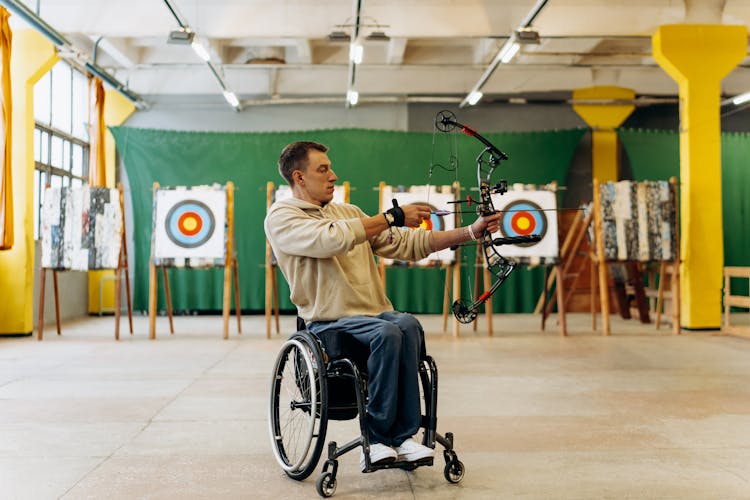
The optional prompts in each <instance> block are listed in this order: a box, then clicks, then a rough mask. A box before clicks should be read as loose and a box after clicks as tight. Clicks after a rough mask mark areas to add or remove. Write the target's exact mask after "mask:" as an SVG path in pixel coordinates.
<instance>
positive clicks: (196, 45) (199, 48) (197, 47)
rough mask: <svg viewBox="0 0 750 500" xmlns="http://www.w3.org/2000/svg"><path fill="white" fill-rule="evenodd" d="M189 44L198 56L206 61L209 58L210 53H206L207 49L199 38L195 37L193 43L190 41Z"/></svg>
mask: <svg viewBox="0 0 750 500" xmlns="http://www.w3.org/2000/svg"><path fill="white" fill-rule="evenodd" d="M190 46H191V47H193V50H194V51H195V53H196V54H198V57H200V58H201V59H203V60H204V61H206V62H208V61H210V60H211V54H209V53H208V50H206V47H204V46H203V44H202V43H201V41H200V40H199V39H197V38H196V39H195V40H193V43H191V44H190Z"/></svg>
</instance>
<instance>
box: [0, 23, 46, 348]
mask: <svg viewBox="0 0 750 500" xmlns="http://www.w3.org/2000/svg"><path fill="white" fill-rule="evenodd" d="M58 60H59V58H58V56H57V54H56V53H55V47H54V46H53V45H52V43H50V42H49V41H48V40H47V39H46V38H44V37H43V36H42V35H40V34H39V33H37V32H36V31H34V30H31V29H25V30H18V31H15V32H14V33H13V49H12V53H11V64H10V77H11V86H12V89H13V90H12V92H13V118H12V119H13V159H12V169H13V217H14V219H13V222H14V225H15V228H16V238H15V244H14V246H13V248H12V249H11V250H7V251H3V252H0V335H12V334H30V333H31V331H32V329H33V324H34V321H33V317H32V316H33V311H32V306H33V294H34V212H33V210H34V209H35V207H34V206H33V205H34V84H35V83H36V82H37V81H39V79H40V78H41V77H42V76H44V74H45V73H47V72H48V71H49V70H50V69H52V66H54V65H55V63H56V62H57V61H58Z"/></svg>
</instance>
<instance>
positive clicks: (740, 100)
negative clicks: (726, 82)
mask: <svg viewBox="0 0 750 500" xmlns="http://www.w3.org/2000/svg"><path fill="white" fill-rule="evenodd" d="M748 101H750V92H745V93H744V94H740V95H738V96H735V97H734V98H733V99H732V104H734V105H735V106H739V105H740V104H745V103H746V102H748Z"/></svg>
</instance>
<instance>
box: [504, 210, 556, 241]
mask: <svg viewBox="0 0 750 500" xmlns="http://www.w3.org/2000/svg"><path fill="white" fill-rule="evenodd" d="M503 210H504V211H505V212H504V213H503V217H502V224H501V225H500V232H501V233H502V235H503V236H504V237H509V236H528V235H530V234H538V235H541V237H542V239H544V235H545V234H546V233H547V217H546V215H545V214H544V211H543V210H542V207H540V206H539V205H538V204H536V203H534V202H533V201H529V200H517V201H514V202H511V203H508V204H507V205H505V207H504V208H503ZM538 243H541V241H538V242H536V241H535V242H532V243H524V244H522V245H519V246H526V247H529V246H534V245H536V244H538Z"/></svg>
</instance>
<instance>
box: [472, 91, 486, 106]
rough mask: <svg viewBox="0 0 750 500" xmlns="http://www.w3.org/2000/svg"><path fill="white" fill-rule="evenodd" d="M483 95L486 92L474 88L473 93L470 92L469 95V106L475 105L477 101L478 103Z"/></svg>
mask: <svg viewBox="0 0 750 500" xmlns="http://www.w3.org/2000/svg"><path fill="white" fill-rule="evenodd" d="M483 95H484V94H482V93H481V92H480V91H478V90H473V91H471V93H470V94H469V97H468V101H469V106H473V105H475V104H476V103H478V102H479V100H480V99H481V98H482V96H483Z"/></svg>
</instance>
